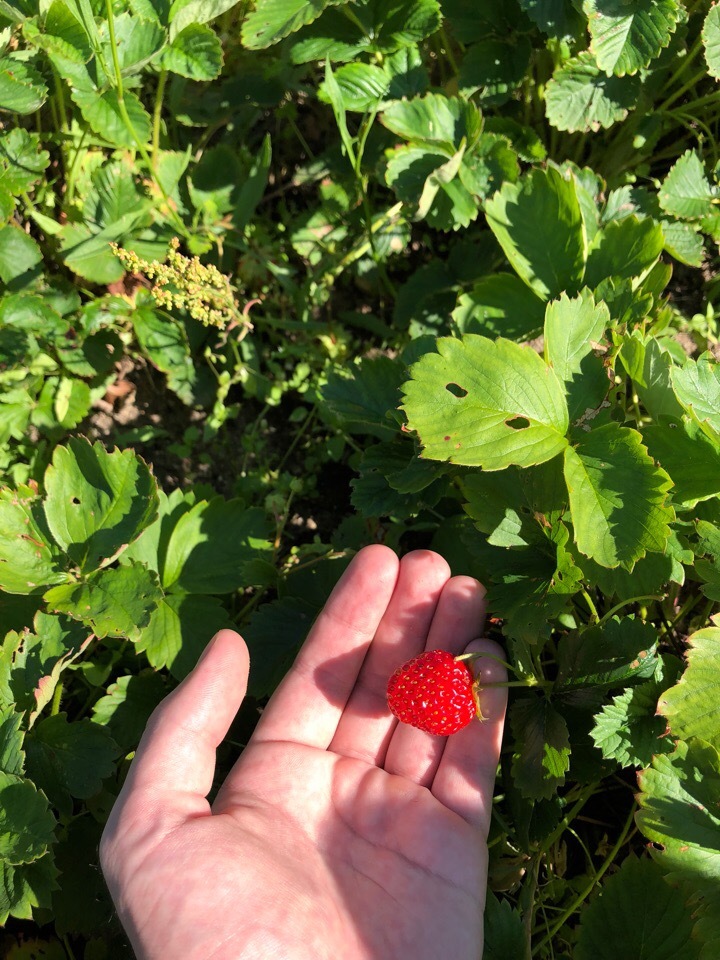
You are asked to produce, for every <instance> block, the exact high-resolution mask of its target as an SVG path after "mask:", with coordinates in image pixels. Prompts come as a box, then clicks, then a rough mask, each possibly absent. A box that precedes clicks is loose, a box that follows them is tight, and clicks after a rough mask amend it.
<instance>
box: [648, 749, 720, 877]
mask: <svg viewBox="0 0 720 960" xmlns="http://www.w3.org/2000/svg"><path fill="white" fill-rule="evenodd" d="M638 781H639V784H640V790H641V792H640V794H639V796H638V803H639V805H640V810H639V811H638V813H637V815H636V820H637V824H638V827H639V828H640V830H641V831H642V833H643V834H644V835H645V836H646V837H647V838H648V840H653V841H655V843H656V844H659V849H653V848H651V852H652V853H653V855H654V856H655V857H657V859H658V861H659V862H660V864H661V865H662V866H663V867H664V868H665V869H666V870H671V871H673V873H675V874H677V875H679V876H681V877H684V878H686V879H688V880H690V881H692V882H693V883H694V884H698V883H701V882H707V883H710V884H713V885H715V887H716V886H717V884H718V882H719V881H720V813H719V812H718V806H717V798H718V796H720V757H719V756H718V752H717V750H716V749H715V747H713V746H712V745H711V744H709V743H705V742H704V741H702V740H698V739H692V740H690V741H689V742H687V743H686V742H685V741H684V740H679V741H678V742H677V746H676V748H675V752H674V753H671V754H662V755H659V756H656V757H655V758H654V759H653V762H652V766H651V767H649V768H648V769H647V770H643V771H642V773H640V774H639V776H638Z"/></svg>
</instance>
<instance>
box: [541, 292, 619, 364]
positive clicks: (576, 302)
mask: <svg viewBox="0 0 720 960" xmlns="http://www.w3.org/2000/svg"><path fill="white" fill-rule="evenodd" d="M609 325H610V312H609V310H608V308H607V306H606V305H605V304H604V303H603V302H602V301H600V302H599V303H597V304H596V303H595V300H594V298H593V295H592V293H591V292H590V291H589V290H587V289H584V290H582V292H581V293H580V295H579V296H577V297H575V298H573V299H572V300H571V299H570V298H569V297H568V296H567V295H566V294H562V295H561V296H560V298H559V299H558V300H553V301H552V302H550V303H548V305H547V309H546V311H545V356H546V357H547V360H548V363H549V364H550V366H551V367H552V368H553V369H554V371H555V373H556V374H557V375H558V376H559V377H560V379H561V380H573V379H574V378H575V377H576V376H577V375H578V374H580V373H581V370H582V367H581V364H582V360H583V358H584V357H586V356H587V355H588V354H589V353H591V352H592V349H593V344H599V343H600V342H601V340H602V338H603V334H604V333H605V330H606V328H607V327H608V326H609Z"/></svg>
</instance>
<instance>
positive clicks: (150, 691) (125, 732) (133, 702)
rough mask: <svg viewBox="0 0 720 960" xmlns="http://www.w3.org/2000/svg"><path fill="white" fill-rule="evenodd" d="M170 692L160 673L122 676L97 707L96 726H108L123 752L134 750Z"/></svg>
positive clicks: (93, 714)
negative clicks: (152, 714)
mask: <svg viewBox="0 0 720 960" xmlns="http://www.w3.org/2000/svg"><path fill="white" fill-rule="evenodd" d="M166 693H167V689H166V687H165V684H164V682H163V678H162V677H161V676H160V674H158V673H154V672H152V671H146V672H143V673H139V674H132V675H130V676H124V677H118V679H117V680H116V681H115V683H113V684H112V685H111V686H109V687H108V689H107V693H106V695H105V696H104V697H100V699H99V700H97V701H96V702H95V705H94V706H93V713H92V718H93V720H94V721H95V723H98V724H101V725H102V726H104V727H106V728H107V730H108V732H109V733H110V736H111V737H112V738H113V740H114V741H115V742H116V743H117V744H118V746H119V747H120V749H121V750H123V751H124V752H129V751H130V750H134V749H135V747H136V746H137V744H138V743H139V741H140V737H141V735H142V732H143V730H144V729H145V726H146V724H147V722H148V720H149V719H150V714H151V713H152V712H153V710H154V709H155V707H156V706H157V705H158V704H159V703H160V701H161V700H162V699H163V697H164V696H165V694H166Z"/></svg>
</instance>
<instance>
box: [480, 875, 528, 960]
mask: <svg viewBox="0 0 720 960" xmlns="http://www.w3.org/2000/svg"><path fill="white" fill-rule="evenodd" d="M484 921H485V935H484V945H483V960H507V958H508V957H521V956H522V955H523V953H524V952H525V946H526V938H525V928H524V925H523V921H522V915H521V914H520V912H519V911H518V910H517V909H515V908H513V907H512V906H511V905H510V903H509V902H508V901H507V900H504V899H503V900H500V899H498V897H496V896H495V894H494V893H493V892H492V890H488V894H487V899H486V901H485V914H484Z"/></svg>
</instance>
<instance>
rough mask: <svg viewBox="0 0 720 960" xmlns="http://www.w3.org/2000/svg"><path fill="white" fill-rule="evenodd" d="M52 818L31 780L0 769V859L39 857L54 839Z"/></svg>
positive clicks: (12, 861) (17, 861) (17, 860)
mask: <svg viewBox="0 0 720 960" xmlns="http://www.w3.org/2000/svg"><path fill="white" fill-rule="evenodd" d="M54 830H55V818H54V817H53V815H52V813H51V812H50V810H49V809H48V802H47V799H46V798H45V797H44V796H43V795H42V794H41V793H40V792H39V791H38V790H37V788H36V787H35V785H34V784H33V783H32V782H31V781H30V780H25V779H24V778H22V777H17V776H15V775H14V774H10V773H4V772H2V771H0V861H5V862H6V863H8V864H11V865H12V866H17V865H19V864H23V863H32V861H33V860H39V859H40V857H42V856H43V855H44V854H45V853H46V852H47V849H48V847H49V846H50V844H51V843H52V841H53V837H54Z"/></svg>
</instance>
